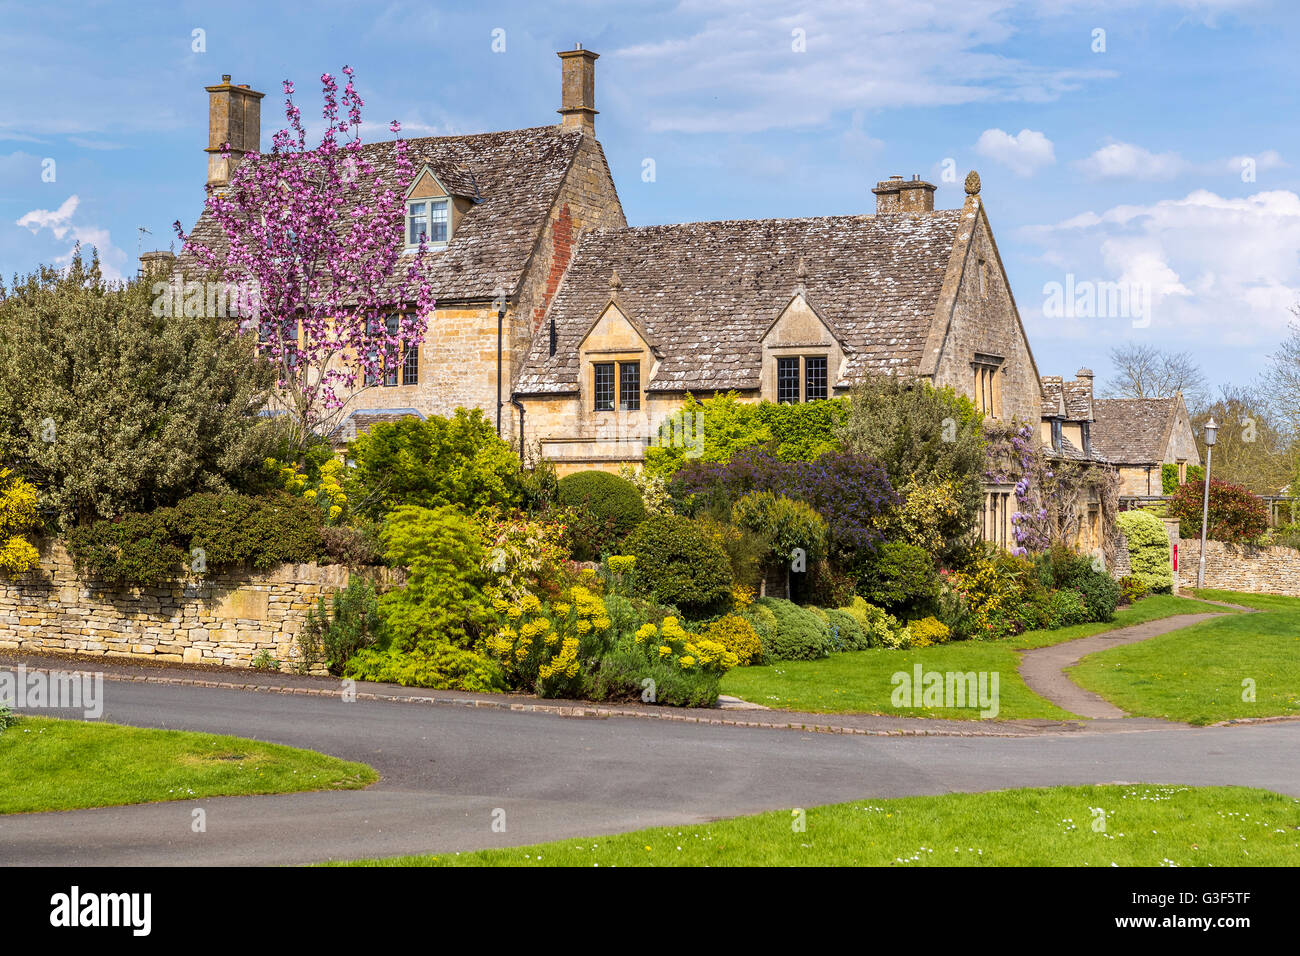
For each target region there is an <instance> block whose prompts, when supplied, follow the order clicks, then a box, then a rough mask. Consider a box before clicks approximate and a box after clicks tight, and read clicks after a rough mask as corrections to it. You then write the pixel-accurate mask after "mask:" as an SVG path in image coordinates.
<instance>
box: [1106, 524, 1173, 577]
mask: <svg viewBox="0 0 1300 956" xmlns="http://www.w3.org/2000/svg"><path fill="white" fill-rule="evenodd" d="M1115 524H1116V525H1117V526H1118V527H1119V530H1120V531H1121V532H1122V533H1123V535H1124V538H1125V540H1126V541H1127V542H1128V558H1129V566H1130V567H1131V569H1132V572H1133V573H1132V575H1131V577H1133V578H1134V579H1135V580H1136V581H1138V582H1139V583H1140V584H1142V585H1144V586H1145V587H1146V589H1147V590H1148V591H1153V592H1156V593H1162V592H1164V593H1167V592H1169V591H1172V590H1173V586H1174V573H1173V567H1172V562H1171V560H1170V555H1169V532H1168V531H1166V530H1165V523H1164V522H1163V521H1161V520H1160V519H1159V518H1157V517H1156V516H1155V515H1153V514H1152V513H1151V512H1149V511H1121V512H1120V513H1119V515H1117V516H1116V518H1115Z"/></svg>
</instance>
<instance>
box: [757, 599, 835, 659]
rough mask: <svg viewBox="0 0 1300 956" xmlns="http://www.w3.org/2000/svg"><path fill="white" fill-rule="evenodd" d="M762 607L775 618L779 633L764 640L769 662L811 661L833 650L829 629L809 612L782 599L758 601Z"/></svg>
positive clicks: (824, 622) (764, 656)
mask: <svg viewBox="0 0 1300 956" xmlns="http://www.w3.org/2000/svg"><path fill="white" fill-rule="evenodd" d="M755 603H757V604H758V605H759V606H761V607H765V608H767V609H768V610H769V611H771V612H772V616H773V617H775V618H776V630H775V632H774V633H773V634H772V635H770V636H769V637H768V638H766V639H764V640H763V659H764V660H767V661H811V660H817V659H818V658H820V657H826V656H828V655H829V654H830V653H831V651H832V650H833V649H834V643H833V640H834V638H833V634H832V632H831V628H830V625H829V624H828V623H827V622H826V621H824V620H822V619H821V618H819V617H818V616H817V615H816V614H814V613H813V612H812V611H810V610H808V609H807V608H803V607H800V606H799V605H797V604H794V603H793V602H791V601H786V600H783V599H781V598H759V599H758V601H757V602H755Z"/></svg>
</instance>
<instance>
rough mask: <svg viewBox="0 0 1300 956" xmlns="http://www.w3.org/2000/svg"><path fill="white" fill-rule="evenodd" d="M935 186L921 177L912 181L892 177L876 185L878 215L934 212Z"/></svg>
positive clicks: (914, 177) (874, 191)
mask: <svg viewBox="0 0 1300 956" xmlns="http://www.w3.org/2000/svg"><path fill="white" fill-rule="evenodd" d="M934 189H935V187H934V185H933V184H931V183H927V182H925V181H924V180H922V179H921V177H920V176H913V177H912V178H911V179H910V180H907V179H904V178H903V177H902V176H890V177H889V178H888V179H886V180H885V181H884V182H879V183H876V188H875V189H873V190H871V191H872V192H873V193H875V194H876V215H880V214H881V213H893V212H934Z"/></svg>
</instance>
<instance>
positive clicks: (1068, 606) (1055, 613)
mask: <svg viewBox="0 0 1300 956" xmlns="http://www.w3.org/2000/svg"><path fill="white" fill-rule="evenodd" d="M1046 606H1047V622H1046V624H1045V625H1044V626H1045V627H1047V628H1049V629H1052V630H1055V629H1056V628H1060V627H1070V626H1072V625H1074V624H1085V623H1087V622H1088V620H1089V619H1090V617H1091V614H1090V613H1089V610H1088V605H1087V603H1086V601H1085V599H1084V596H1083V595H1082V594H1080V593H1079V592H1078V591H1075V590H1071V589H1068V588H1066V589H1062V590H1060V591H1053V592H1052V593H1051V594H1050V595H1049V596H1048V598H1047V605H1046Z"/></svg>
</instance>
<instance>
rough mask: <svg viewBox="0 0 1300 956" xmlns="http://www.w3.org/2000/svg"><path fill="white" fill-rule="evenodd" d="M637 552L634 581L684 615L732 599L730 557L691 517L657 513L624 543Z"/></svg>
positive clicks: (711, 608) (714, 607) (717, 606)
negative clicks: (635, 579) (679, 609)
mask: <svg viewBox="0 0 1300 956" xmlns="http://www.w3.org/2000/svg"><path fill="white" fill-rule="evenodd" d="M624 551H625V552H626V553H627V554H631V555H635V557H636V567H637V582H636V586H637V588H638V590H640V591H641V593H643V594H644V595H645V596H647V597H650V598H653V599H654V600H655V601H658V602H659V603H660V604H672V605H675V606H677V607H679V608H681V610H682V611H683V613H685V614H686V615H688V616H689V615H695V616H707V615H708V614H710V613H712V612H715V611H717V610H719V609H721V608H723V607H725V606H726V605H727V604H728V603H729V602H730V600H731V560H730V559H729V558H728V557H727V552H726V551H724V550H723V548H722V546H721V545H720V544H718V543H717V542H716V541H713V540H710V539H709V538H708V537H707V536H706V535H705V534H704V533H703V532H702V531H701V530H700V529H699V527H698V526H696V524H695V523H694V522H693V521H691V520H690V519H689V518H682V517H679V516H677V515H654V516H652V517H650V518H648V519H646V520H645V521H643V522H642V523H641V524H639V525H637V527H636V530H634V531H633V532H632V533H631V534H630V535H628V538H627V541H626V542H625V544H624Z"/></svg>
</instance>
